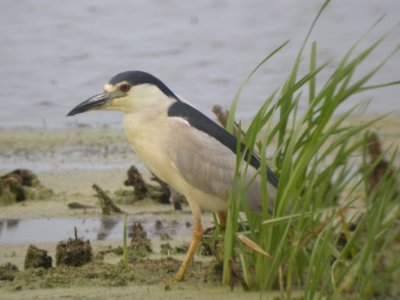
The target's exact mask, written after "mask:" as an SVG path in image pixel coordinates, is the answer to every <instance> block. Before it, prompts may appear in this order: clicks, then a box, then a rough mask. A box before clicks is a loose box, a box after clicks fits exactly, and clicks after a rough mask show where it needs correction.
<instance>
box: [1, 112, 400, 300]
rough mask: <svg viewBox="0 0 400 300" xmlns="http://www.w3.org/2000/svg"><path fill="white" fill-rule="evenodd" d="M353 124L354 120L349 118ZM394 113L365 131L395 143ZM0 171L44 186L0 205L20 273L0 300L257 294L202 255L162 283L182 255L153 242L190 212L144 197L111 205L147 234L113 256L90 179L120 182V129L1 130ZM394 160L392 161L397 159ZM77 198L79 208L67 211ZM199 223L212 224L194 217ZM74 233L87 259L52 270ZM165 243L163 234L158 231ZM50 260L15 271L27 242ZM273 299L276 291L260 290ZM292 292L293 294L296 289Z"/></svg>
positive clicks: (112, 224)
mask: <svg viewBox="0 0 400 300" xmlns="http://www.w3.org/2000/svg"><path fill="white" fill-rule="evenodd" d="M357 121H358V120H357ZM399 128H400V118H398V117H395V116H394V117H389V118H387V119H385V120H383V121H380V122H379V123H378V124H376V125H374V129H375V130H376V132H377V133H378V136H379V137H380V138H381V140H382V141H383V144H384V146H385V147H387V146H389V145H397V146H399V145H400V130H399ZM0 140H1V143H0V174H4V173H5V172H9V171H12V170H13V169H17V168H27V169H30V170H32V171H34V172H35V173H36V174H37V175H38V177H39V178H40V181H41V183H42V184H43V185H44V186H46V187H47V188H49V189H51V190H52V191H53V194H51V195H50V196H49V197H48V198H47V199H36V200H26V201H23V202H19V203H15V204H11V205H1V206H0V265H3V264H5V263H12V264H14V265H15V266H17V267H18V269H19V271H18V272H17V273H16V274H15V278H14V279H13V280H1V281H0V293H1V297H0V298H2V299H117V298H118V299H145V298H150V299H176V298H177V297H181V298H183V299H227V298H229V299H242V298H246V299H253V298H254V299H259V298H260V294H259V293H258V292H244V291H242V288H241V287H240V286H239V285H237V286H235V287H234V290H233V292H232V291H231V289H230V287H226V286H222V285H221V284H220V277H219V276H220V274H219V273H218V264H217V263H216V262H215V259H214V258H213V257H210V256H208V257H207V256H201V255H196V257H195V262H194V263H193V264H192V267H191V269H190V271H189V274H188V276H187V278H186V280H185V281H184V282H182V283H179V284H174V285H171V284H169V283H168V280H169V279H171V278H172V277H173V275H174V273H175V272H176V270H177V269H178V267H179V264H180V260H181V259H182V257H183V254H175V253H172V252H171V253H167V254H165V253H164V254H161V252H162V251H161V248H162V247H161V245H162V244H163V243H166V242H168V243H169V244H170V246H171V247H172V248H173V247H176V246H180V245H182V244H184V243H187V242H189V241H190V233H191V228H192V227H191V226H192V224H191V223H192V216H191V213H190V211H189V209H188V208H187V206H183V211H175V210H174V208H173V206H172V205H162V204H158V203H155V202H154V201H152V200H150V199H145V200H143V201H140V202H135V203H133V204H126V203H117V204H118V205H119V207H120V208H121V209H122V210H123V211H124V212H126V213H127V215H128V217H129V219H128V220H129V223H133V222H141V223H142V224H143V227H144V229H145V230H146V231H147V232H148V237H149V238H150V240H151V244H152V248H153V252H152V254H150V255H148V256H146V257H135V256H133V257H130V258H129V263H128V265H127V266H126V265H123V264H122V263H121V261H122V256H121V254H120V253H117V252H118V251H117V252H115V251H111V249H117V248H118V247H121V246H122V229H123V216H111V217H109V218H103V217H102V216H101V209H100V206H99V204H98V200H97V198H96V197H95V193H94V191H93V189H92V185H93V183H96V184H98V185H99V186H101V187H102V188H103V189H104V190H105V191H109V192H110V193H114V192H115V191H118V190H123V189H128V187H125V186H124V185H123V182H124V180H125V179H126V171H127V169H128V168H129V167H130V165H132V163H134V164H135V165H136V166H137V167H138V169H139V170H140V171H141V172H142V173H143V174H144V177H145V178H146V180H150V174H149V173H148V172H147V171H146V168H145V167H144V166H143V165H142V164H140V162H138V160H137V158H136V157H135V155H134V154H133V153H132V151H131V149H130V147H129V145H128V143H127V142H126V140H125V137H124V136H123V132H122V130H117V129H109V128H101V129H94V128H88V127H83V128H73V129H59V130H48V129H46V130H39V129H35V130H33V129H29V128H20V129H0ZM398 161H399V158H397V162H398ZM71 202H78V203H80V204H83V205H85V206H87V208H84V209H71V208H69V207H68V204H70V203H71ZM203 221H204V225H205V227H208V226H211V225H212V216H211V214H210V213H207V212H205V213H204V214H203ZM74 227H76V228H77V230H78V234H79V235H80V236H81V237H83V238H85V239H89V240H90V243H91V246H92V248H93V253H94V260H93V261H92V262H91V263H89V264H86V265H84V266H82V267H77V268H74V267H59V266H57V267H55V263H54V262H55V250H56V244H57V242H58V241H60V240H65V239H66V238H68V237H72V236H73V231H74ZM166 235H167V236H169V238H170V239H169V240H167V241H165V236H166ZM31 244H33V245H35V246H37V247H39V248H41V249H44V250H46V251H47V252H48V254H49V255H51V256H52V257H53V268H51V269H49V270H42V269H33V270H24V257H25V254H26V251H27V249H28V247H29V245H31ZM265 296H267V298H270V299H274V298H276V297H279V293H271V294H267V295H265ZM298 297H301V294H299V295H298Z"/></svg>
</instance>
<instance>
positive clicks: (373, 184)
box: [368, 133, 396, 192]
mask: <svg viewBox="0 0 400 300" xmlns="http://www.w3.org/2000/svg"><path fill="white" fill-rule="evenodd" d="M368 154H369V157H370V162H369V163H370V165H374V164H375V167H374V169H373V170H372V172H371V173H370V175H369V176H368V191H369V192H372V191H373V190H375V189H376V188H377V186H378V185H379V183H381V182H382V180H386V181H392V182H393V184H396V178H395V174H396V172H395V171H394V169H393V167H392V166H391V165H390V164H389V163H388V162H387V161H386V160H385V159H383V158H382V146H381V142H380V140H379V138H378V135H377V134H375V133H370V134H369V136H368Z"/></svg>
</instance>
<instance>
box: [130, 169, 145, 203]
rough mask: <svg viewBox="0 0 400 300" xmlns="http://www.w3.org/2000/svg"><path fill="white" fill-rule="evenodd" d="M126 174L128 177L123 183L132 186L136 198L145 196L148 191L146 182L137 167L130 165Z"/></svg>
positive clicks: (139, 198)
mask: <svg viewBox="0 0 400 300" xmlns="http://www.w3.org/2000/svg"><path fill="white" fill-rule="evenodd" d="M127 175H128V179H127V180H125V182H124V185H125V186H132V187H133V189H134V191H133V193H134V195H135V197H136V199H137V200H141V199H144V198H146V196H147V192H148V188H147V184H146V182H145V181H144V179H143V176H142V174H140V173H139V171H138V169H137V168H136V167H135V166H134V165H132V166H131V167H130V168H129V169H128V172H127Z"/></svg>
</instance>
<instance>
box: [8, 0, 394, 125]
mask: <svg viewBox="0 0 400 300" xmlns="http://www.w3.org/2000/svg"><path fill="white" fill-rule="evenodd" d="M321 2H322V1H318V0H313V1H288V0H284V1H266V0H253V1H239V0H208V1H196V2H194V1H178V0H149V1H122V0H117V1H106V0H90V1H77V0H72V1H54V0H20V1H11V0H3V1H2V9H1V11H0V45H1V46H0V66H1V68H0V70H1V71H0V126H1V127H15V126H25V125H26V126H32V127H39V126H48V127H60V126H61V127H62V126H66V125H68V124H76V123H87V124H91V125H94V124H99V123H100V124H101V123H109V124H112V125H113V126H115V125H116V124H119V122H120V118H121V117H120V115H119V114H117V113H110V112H107V113H103V112H97V113H90V114H86V115H84V116H78V117H75V118H68V119H67V118H65V114H66V113H67V112H68V111H69V110H70V109H71V108H72V107H73V106H75V105H76V104H78V103H79V102H81V101H83V100H85V99H86V98H87V97H89V96H91V95H92V94H94V93H96V92H98V91H99V90H100V89H101V87H102V85H103V84H104V83H105V82H106V81H107V80H108V79H109V78H110V77H111V76H112V75H114V74H115V73H118V72H120V71H125V70H129V69H141V70H146V71H149V72H151V73H153V74H155V75H157V76H158V77H160V78H161V79H162V80H163V81H164V82H165V83H166V84H167V85H169V86H170V87H171V89H173V90H174V91H175V92H177V93H178V94H180V95H181V96H183V97H184V98H187V99H188V100H189V101H190V102H192V103H193V104H194V105H196V106H197V107H199V108H200V109H201V110H202V111H204V112H207V113H208V114H209V115H211V114H210V113H209V111H210V110H211V107H212V105H213V104H216V103H219V104H222V105H224V106H229V103H230V102H231V100H232V98H233V95H234V93H235V91H236V89H237V88H238V86H239V84H240V83H241V82H242V81H243V80H244V78H245V77H246V76H247V74H248V73H249V72H250V71H251V69H252V68H253V67H254V66H255V65H256V64H257V63H258V62H259V61H260V60H261V59H262V58H263V57H265V55H266V54H267V53H268V52H269V51H271V50H273V49H274V48H275V47H277V46H278V45H279V44H281V43H282V42H284V41H285V40H287V39H290V40H291V43H290V45H289V46H288V47H287V49H286V50H285V51H284V52H282V53H281V54H280V55H278V56H277V57H276V58H275V59H274V60H273V61H272V62H271V63H269V64H268V65H266V66H265V67H263V68H262V70H261V71H260V73H259V74H258V75H257V77H256V78H255V79H254V80H253V81H252V82H251V84H250V85H249V86H248V87H247V89H246V90H245V92H244V94H243V97H242V100H241V105H240V107H239V117H240V118H249V117H251V116H252V114H254V112H255V111H256V109H257V107H259V105H260V104H261V103H262V101H263V100H264V99H265V98H266V96H267V95H269V94H270V93H271V92H272V91H273V90H275V89H276V88H277V86H278V85H279V84H280V83H281V82H282V79H283V78H284V77H285V76H286V74H287V73H288V72H289V69H290V67H291V63H292V61H293V58H294V56H295V53H296V50H297V49H298V48H299V44H300V42H301V40H302V39H303V37H304V35H305V32H306V31H307V28H308V26H309V25H310V23H311V21H312V19H313V17H314V15H315V13H316V11H317V10H318V8H319V6H320V3H321ZM332 2H333V3H332V4H331V5H330V6H329V8H328V10H327V11H326V12H325V13H324V15H323V18H322V20H321V22H320V23H319V25H318V27H317V30H316V31H315V32H314V34H313V36H312V39H316V40H318V43H319V54H320V58H321V61H322V60H325V59H329V58H334V63H337V61H338V58H337V57H339V56H340V55H341V54H343V53H344V51H345V50H346V49H348V48H349V47H350V45H351V44H352V43H353V42H354V41H355V40H356V39H357V38H358V37H360V36H361V35H362V34H363V33H364V32H365V31H366V29H367V28H369V27H370V26H371V25H372V24H373V23H374V22H375V21H376V20H377V19H378V18H379V16H381V15H382V14H385V13H386V14H387V16H386V18H385V19H384V21H383V22H382V24H381V25H379V26H378V28H376V29H375V30H374V31H373V32H372V33H371V34H370V35H369V36H368V37H367V38H366V39H365V40H366V43H365V44H362V45H364V46H365V45H366V44H368V43H370V42H372V41H374V40H375V39H377V38H378V37H379V36H380V35H381V34H382V33H384V32H387V31H389V30H391V29H392V28H393V27H394V26H395V24H397V23H399V21H400V1H399V0H380V1H376V0H353V1H346V0H337V1H332ZM399 42H400V29H399V27H397V28H395V29H394V30H393V32H392V34H391V35H390V37H389V38H388V39H387V40H386V41H385V43H384V44H383V45H382V47H380V48H379V49H378V50H377V52H376V53H375V54H374V55H373V56H372V57H371V59H370V60H369V62H368V63H367V64H366V68H365V69H364V70H366V69H368V68H371V67H373V66H374V65H375V64H377V63H378V62H379V61H380V60H381V59H382V58H383V57H385V55H387V54H388V53H389V52H390V50H392V49H393V48H394V47H395V46H396V45H397V44H398V43H399ZM335 57H336V58H335ZM399 75H400V55H399V54H396V55H395V56H394V57H393V58H392V60H391V61H390V63H389V64H388V65H387V66H386V67H385V68H384V70H383V72H382V73H381V75H380V76H379V77H378V78H377V79H376V81H375V82H378V83H379V82H383V81H393V80H398V79H399ZM398 94H399V88H398V87H393V88H387V89H385V90H384V91H377V92H374V93H370V94H369V96H372V97H373V98H374V99H375V101H374V102H373V103H372V104H371V106H370V108H369V112H370V113H381V112H386V111H393V110H396V109H399V108H400V105H399V101H400V100H399V97H398ZM369 96H368V95H364V96H360V97H359V98H358V100H359V99H362V98H363V97H369ZM356 100H357V99H356Z"/></svg>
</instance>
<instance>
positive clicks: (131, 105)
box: [68, 71, 278, 281]
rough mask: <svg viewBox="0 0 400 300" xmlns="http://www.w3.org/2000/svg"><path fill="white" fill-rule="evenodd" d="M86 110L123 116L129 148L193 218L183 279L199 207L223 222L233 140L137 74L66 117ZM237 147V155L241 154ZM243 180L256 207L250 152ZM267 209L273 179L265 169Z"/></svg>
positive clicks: (197, 234) (197, 237)
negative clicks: (180, 198)
mask: <svg viewBox="0 0 400 300" xmlns="http://www.w3.org/2000/svg"><path fill="white" fill-rule="evenodd" d="M89 110H117V111H120V112H122V113H124V127H125V133H126V136H127V138H128V141H129V143H130V144H131V146H132V148H133V150H134V151H135V152H136V154H137V155H138V156H139V158H140V159H141V160H142V161H143V162H144V163H145V165H146V166H147V167H148V168H149V169H150V171H151V172H153V173H154V174H155V175H156V176H157V177H159V178H160V179H162V180H163V181H165V182H166V183H168V184H169V185H170V186H171V187H173V188H174V189H175V190H176V191H178V192H179V193H181V194H183V195H184V196H185V197H186V199H187V201H188V203H189V206H190V209H191V211H192V213H193V216H194V228H193V236H192V241H191V243H190V247H189V250H188V252H187V254H186V256H185V258H184V260H183V262H182V265H181V267H180V268H179V270H178V272H177V274H176V276H175V280H177V281H180V280H182V279H183V277H184V275H185V273H186V270H187V267H188V265H189V263H190V261H191V259H192V257H193V255H194V252H195V250H196V248H197V247H198V245H199V243H200V241H201V238H202V235H203V229H202V225H201V209H202V208H203V209H208V210H211V211H213V212H216V213H218V215H219V217H220V221H221V222H224V220H225V213H226V211H227V207H228V203H227V201H228V200H227V193H228V192H229V191H230V190H231V188H232V183H233V178H234V173H235V164H236V147H237V141H236V138H235V137H234V136H233V135H231V134H230V133H228V132H227V131H226V130H225V129H223V128H222V127H220V126H219V125H217V124H216V123H215V122H213V121H212V120H211V119H209V118H208V117H206V116H205V115H204V114H202V113H201V112H199V111H198V110H197V109H195V108H194V107H193V106H191V105H190V104H188V103H187V102H186V101H185V100H183V99H182V98H180V97H179V96H177V95H176V94H175V93H174V92H172V91H171V90H170V89H169V88H168V87H167V86H166V85H165V84H164V83H163V82H161V81H160V80H159V79H158V78H156V77H154V76H153V75H151V74H148V73H146V72H141V71H128V72H123V73H119V74H117V75H116V76H114V77H113V78H111V79H110V81H109V82H108V83H107V84H106V85H105V86H104V90H103V92H102V93H100V94H98V95H95V96H93V97H91V98H89V99H88V100H86V101H84V102H82V103H81V104H79V105H78V106H76V107H75V108H74V109H72V110H71V111H70V112H69V113H68V116H72V115H75V114H78V113H82V112H86V111H89ZM244 148H245V147H244V146H243V145H242V151H244ZM249 161H250V167H249V168H248V169H247V171H246V174H245V178H248V179H250V178H253V179H254V178H255V179H254V180H253V181H252V183H251V185H250V187H249V188H248V190H247V192H246V198H247V199H248V204H249V207H250V209H251V210H252V211H254V212H259V211H261V209H262V196H261V176H257V175H256V174H257V170H258V169H259V168H260V162H259V159H258V158H257V157H256V156H255V155H254V154H251V157H250V160H249ZM267 179H268V187H267V190H268V194H269V195H268V201H269V204H268V205H269V209H272V202H273V200H274V198H275V194H276V187H277V185H278V179H277V177H276V175H275V174H274V173H273V172H272V171H271V170H270V169H269V168H267Z"/></svg>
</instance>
